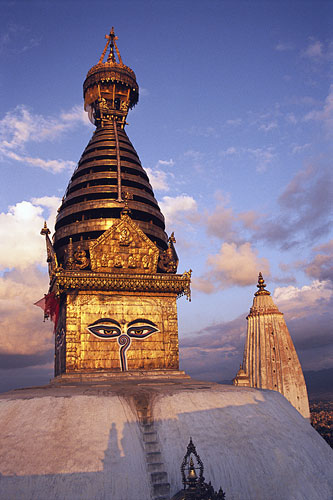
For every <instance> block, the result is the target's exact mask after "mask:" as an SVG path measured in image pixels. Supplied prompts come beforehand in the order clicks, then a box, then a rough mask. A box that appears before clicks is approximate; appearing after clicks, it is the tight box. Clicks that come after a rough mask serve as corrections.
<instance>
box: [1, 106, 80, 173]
mask: <svg viewBox="0 0 333 500" xmlns="http://www.w3.org/2000/svg"><path fill="white" fill-rule="evenodd" d="M85 115H86V113H84V111H83V110H82V109H81V107H79V106H74V107H73V108H71V109H70V110H69V111H67V112H65V111H64V112H61V113H60V116H59V117H54V116H50V117H44V116H42V115H38V114H33V113H32V112H31V111H30V110H29V109H28V108H27V107H26V106H23V105H20V106H17V107H16V108H15V109H14V110H12V111H8V112H7V113H6V114H5V116H4V118H3V119H2V120H0V156H2V157H4V158H7V159H10V160H14V161H18V162H24V163H27V164H29V165H33V166H36V167H39V168H42V169H44V170H48V171H51V172H54V173H57V172H60V171H62V170H64V169H67V168H73V166H74V165H75V163H74V162H72V161H69V160H62V159H57V160H51V159H46V160H45V159H42V158H34V157H32V156H31V155H29V154H28V153H27V152H26V147H27V146H28V144H29V143H30V142H37V143H38V142H43V141H52V140H54V139H56V138H57V137H59V136H60V135H61V134H63V133H65V132H66V131H67V130H69V129H70V128H72V127H73V126H74V125H77V124H89V121H88V118H87V117H86V116H85Z"/></svg>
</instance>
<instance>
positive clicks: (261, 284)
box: [254, 273, 270, 297]
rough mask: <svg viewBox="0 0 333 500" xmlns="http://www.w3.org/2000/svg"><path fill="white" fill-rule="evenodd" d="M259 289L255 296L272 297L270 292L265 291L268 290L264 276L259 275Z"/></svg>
mask: <svg viewBox="0 0 333 500" xmlns="http://www.w3.org/2000/svg"><path fill="white" fill-rule="evenodd" d="M257 288H258V289H259V290H258V291H257V292H256V293H255V294H254V295H255V296H256V297H257V296H258V295H270V292H269V291H268V290H265V288H266V283H265V280H264V278H263V277H262V274H261V273H259V276H258V285H257Z"/></svg>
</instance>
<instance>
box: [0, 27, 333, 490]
mask: <svg viewBox="0 0 333 500" xmlns="http://www.w3.org/2000/svg"><path fill="white" fill-rule="evenodd" d="M108 49H109V54H108V56H107V60H106V62H104V58H105V56H106V53H107V50H108ZM84 97H85V107H86V110H87V111H88V112H89V114H90V117H91V119H92V121H93V122H94V123H95V125H96V127H97V128H96V132H95V133H94V135H93V137H92V139H91V141H90V143H89V145H88V146H87V148H86V150H85V151H84V153H83V155H82V158H81V160H80V161H79V164H78V167H77V169H76V170H75V172H74V174H73V176H72V179H71V181H70V183H69V186H68V189H67V192H66V195H65V197H64V199H63V202H62V205H61V207H60V210H59V213H58V217H57V221H56V227H55V236H54V239H53V241H51V239H50V238H49V229H48V228H47V227H46V226H45V227H44V228H43V229H42V234H43V235H44V236H45V238H46V246H47V260H48V264H49V273H50V289H49V293H48V294H47V296H46V297H45V299H44V306H45V313H46V314H49V315H50V316H51V317H52V318H53V320H54V322H55V324H56V330H55V352H56V356H55V375H56V376H55V378H54V379H53V380H52V381H51V382H50V384H49V385H47V386H43V387H35V388H28V389H21V390H15V391H11V392H8V393H6V394H1V395H0V423H1V426H0V498H1V499H6V500H7V499H13V500H14V499H15V500H44V499H48V500H59V499H70V500H92V499H94V500H104V499H106V498H112V499H114V500H170V498H172V497H175V496H176V497H175V498H183V494H182V491H181V490H182V489H183V482H184V481H182V474H181V466H182V473H184V462H183V457H184V453H185V452H186V448H187V446H188V443H189V439H190V437H192V438H193V442H195V446H196V450H197V453H198V454H199V455H200V457H201V459H202V462H203V463H204V465H205V475H204V477H205V482H204V481H203V478H202V477H201V476H202V474H201V473H200V475H199V481H200V484H199V485H198V486H199V489H200V490H202V489H203V488H204V489H205V490H206V493H208V494H210V491H216V492H219V493H217V495H218V498H221V497H222V498H223V496H224V493H222V490H220V487H222V488H223V492H225V498H226V499H227V500H281V499H286V500H287V499H288V500H301V499H309V500H310V499H311V500H331V498H332V492H333V478H332V474H331V471H332V467H333V453H332V451H331V449H330V447H329V446H328V444H327V443H326V442H325V441H324V440H323V439H322V438H321V437H320V435H319V434H318V433H317V432H316V431H315V430H314V429H313V428H312V427H311V426H310V424H309V423H308V421H307V420H306V419H304V418H303V417H302V416H301V415H300V413H299V412H298V411H297V410H296V409H295V408H294V407H293V406H292V405H291V404H290V403H289V402H288V401H287V400H286V398H285V397H284V396H282V395H281V394H279V393H278V392H276V391H270V390H261V389H256V388H252V387H234V386H229V385H221V384H216V383H209V382H199V381H195V380H192V379H191V378H190V377H187V376H186V375H185V374H184V373H182V372H180V371H179V369H178V334H177V311H176V299H177V297H178V296H180V295H183V294H185V295H187V296H189V294H190V272H188V273H184V274H181V275H178V274H176V269H177V263H178V258H177V254H176V251H175V248H174V243H175V241H174V237H173V235H171V236H170V238H168V237H167V235H166V234H165V231H164V219H163V215H162V214H161V213H160V210H159V208H158V205H157V203H156V200H155V198H154V195H153V192H152V189H151V186H150V184H149V180H148V178H147V176H146V173H145V172H144V170H143V169H142V167H141V165H140V162H139V160H138V156H137V154H136V153H135V150H134V148H133V146H132V145H131V143H130V141H129V139H128V137H127V135H126V133H125V130H124V127H125V125H126V116H127V112H128V109H130V108H131V107H133V106H134V105H135V104H136V103H137V101H138V86H137V83H136V78H135V75H134V73H133V71H132V70H131V69H130V68H128V67H127V66H125V65H124V64H123V62H122V59H121V57H120V54H119V51H118V49H117V45H116V37H115V34H114V31H113V30H112V31H111V32H110V34H109V35H108V38H107V44H106V47H105V50H104V52H103V54H102V57H101V59H100V60H99V62H98V63H97V65H95V66H93V68H92V69H91V70H90V71H89V72H88V75H87V78H86V80H85V83H84ZM202 313H203V314H204V313H205V312H204V311H202ZM188 451H189V450H188ZM190 469H191V470H190V474H191V478H192V479H193V484H192V479H191V478H189V479H191V482H190V483H189V484H188V486H189V488H188V491H185V490H184V491H185V492H184V496H187V498H191V496H192V497H193V495H192V493H193V494H194V493H195V492H194V489H197V487H195V485H194V478H193V477H192V476H194V473H193V470H192V468H191V467H190ZM210 482H211V483H212V486H210V485H209V483H210ZM204 483H205V484H207V487H206V486H205V484H204ZM185 484H186V481H185Z"/></svg>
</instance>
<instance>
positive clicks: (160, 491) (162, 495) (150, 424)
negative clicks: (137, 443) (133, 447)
mask: <svg viewBox="0 0 333 500" xmlns="http://www.w3.org/2000/svg"><path fill="white" fill-rule="evenodd" d="M136 403H137V404H136V407H137V412H138V416H139V422H140V426H141V430H142V436H143V442H144V447H145V454H146V462H147V469H148V472H149V474H150V482H151V489H152V496H151V498H152V500H170V483H169V482H168V474H167V472H165V466H164V463H163V459H162V454H161V450H160V443H159V441H158V437H157V432H156V428H155V424H154V419H153V417H152V415H151V409H150V405H149V402H148V400H145V401H143V400H141V401H140V402H138V401H136Z"/></svg>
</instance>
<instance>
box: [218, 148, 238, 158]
mask: <svg viewBox="0 0 333 500" xmlns="http://www.w3.org/2000/svg"><path fill="white" fill-rule="evenodd" d="M237 152H238V151H237V149H236V148H235V147H233V146H230V147H229V148H227V149H224V150H223V151H221V153H220V154H221V155H222V156H231V155H235V154H237Z"/></svg>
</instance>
